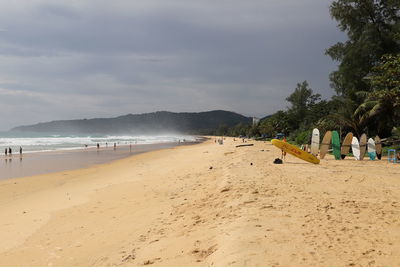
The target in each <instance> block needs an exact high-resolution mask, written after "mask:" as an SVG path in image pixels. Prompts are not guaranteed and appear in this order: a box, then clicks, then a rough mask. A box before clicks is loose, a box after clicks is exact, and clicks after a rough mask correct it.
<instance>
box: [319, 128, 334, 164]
mask: <svg viewBox="0 0 400 267" xmlns="http://www.w3.org/2000/svg"><path fill="white" fill-rule="evenodd" d="M331 141H332V132H331V131H327V132H326V133H325V135H324V138H323V139H322V143H321V149H320V152H319V157H320V158H321V159H323V158H324V157H325V155H326V153H327V152H328V149H329V145H330V144H331Z"/></svg>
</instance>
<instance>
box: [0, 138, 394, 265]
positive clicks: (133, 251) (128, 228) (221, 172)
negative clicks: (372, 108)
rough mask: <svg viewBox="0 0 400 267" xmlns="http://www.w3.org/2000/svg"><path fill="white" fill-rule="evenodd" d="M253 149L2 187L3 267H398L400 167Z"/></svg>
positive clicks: (181, 154)
mask: <svg viewBox="0 0 400 267" xmlns="http://www.w3.org/2000/svg"><path fill="white" fill-rule="evenodd" d="M251 143H254V146H252V147H240V148H236V147H235V145H238V144H241V141H239V140H237V141H236V142H234V141H233V140H232V139H230V138H228V139H227V140H225V143H224V145H218V144H215V143H214V141H213V140H209V141H207V142H205V143H203V144H199V145H193V146H182V147H177V148H173V149H166V150H160V151H155V152H150V153H146V154H142V155H137V156H134V157H130V158H127V159H123V160H119V161H116V162H113V163H110V164H103V165H99V166H94V167H91V168H86V169H81V170H75V171H66V172H60V173H55V174H48V175H41V176H37V177H30V178H22V179H12V180H8V181H4V182H0V215H1V218H6V219H5V221H2V222H1V223H0V235H1V236H0V237H1V238H0V240H1V241H0V258H1V259H2V263H6V264H7V265H8V266H46V265H47V266H72V265H73V266H143V265H152V266H293V265H296V266H321V265H325V266H331V265H340V266H366V265H369V266H393V265H398V264H400V256H399V253H398V251H400V223H399V218H400V194H399V192H400V179H399V178H400V164H399V165H394V164H389V163H387V162H386V161H374V162H371V161H361V162H360V161H354V160H353V159H352V158H346V159H345V160H343V161H335V160H334V159H333V157H332V156H327V158H328V159H327V160H322V161H321V164H320V165H313V164H309V163H306V162H303V161H301V160H298V159H296V158H294V157H292V156H290V155H288V156H287V159H286V161H285V163H284V164H282V165H274V164H273V163H272V161H273V159H274V158H276V157H279V156H280V151H279V150H277V149H276V148H275V147H273V146H272V145H271V144H270V143H269V142H254V141H253V142H251ZM15 182H16V183H17V184H14V183H15ZM10 192H12V193H10ZM24 212H25V213H24Z"/></svg>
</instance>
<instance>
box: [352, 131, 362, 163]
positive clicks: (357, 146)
mask: <svg viewBox="0 0 400 267" xmlns="http://www.w3.org/2000/svg"><path fill="white" fill-rule="evenodd" d="M351 150H352V151H353V155H354V157H355V158H356V160H360V143H358V139H357V137H355V136H353V140H352V141H351Z"/></svg>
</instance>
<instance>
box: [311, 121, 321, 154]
mask: <svg viewBox="0 0 400 267" xmlns="http://www.w3.org/2000/svg"><path fill="white" fill-rule="evenodd" d="M318 152H319V130H318V129H316V128H315V129H314V130H313V131H312V137H311V154H313V155H314V156H317V155H318Z"/></svg>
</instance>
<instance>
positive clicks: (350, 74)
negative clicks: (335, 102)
mask: <svg viewBox="0 0 400 267" xmlns="http://www.w3.org/2000/svg"><path fill="white" fill-rule="evenodd" d="M399 8H400V1H398V0H337V1H334V2H333V3H332V4H331V6H330V13H331V16H332V18H334V19H335V20H337V21H338V22H339V25H338V26H339V29H341V30H342V31H344V32H346V33H347V36H348V40H347V41H346V42H344V43H342V42H339V43H337V44H335V45H333V46H332V47H330V48H329V49H328V50H327V51H326V54H328V55H329V56H330V57H331V58H332V59H333V60H335V61H338V62H339V63H340V64H339V67H338V70H337V71H335V72H333V73H332V74H331V76H330V79H331V82H332V87H333V88H334V89H335V90H336V92H337V93H338V94H340V95H344V96H346V97H350V98H351V97H353V95H354V93H356V92H357V91H360V90H363V91H369V90H370V85H369V84H368V83H367V82H366V81H365V79H364V78H365V77H366V76H367V75H368V74H369V73H370V71H371V69H372V68H373V66H375V65H376V63H377V62H378V61H379V60H380V58H381V56H382V55H384V54H397V53H399V52H400V42H399V34H398V33H399V29H400V19H399V16H400V13H399Z"/></svg>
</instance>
